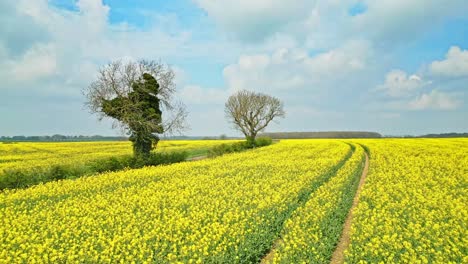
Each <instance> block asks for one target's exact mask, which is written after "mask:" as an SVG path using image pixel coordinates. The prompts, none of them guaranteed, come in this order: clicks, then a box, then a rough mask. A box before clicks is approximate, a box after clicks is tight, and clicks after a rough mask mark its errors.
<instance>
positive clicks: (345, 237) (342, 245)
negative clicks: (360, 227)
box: [330, 154, 369, 264]
mask: <svg viewBox="0 0 468 264" xmlns="http://www.w3.org/2000/svg"><path fill="white" fill-rule="evenodd" d="M368 170H369V156H368V155H367V154H366V163H365V165H364V170H363V171H362V174H361V179H360V180H359V185H358V189H357V191H356V194H355V196H354V199H353V205H352V206H351V209H349V213H348V216H347V217H346V221H345V223H344V226H343V231H342V232H341V237H340V242H338V245H337V246H336V249H335V251H334V252H333V255H332V259H331V261H330V263H332V264H338V263H340V264H341V263H343V262H344V251H345V250H346V249H347V248H348V245H349V242H350V231H351V221H352V219H353V210H354V208H355V207H356V206H357V204H358V203H359V195H360V194H361V190H362V187H363V186H364V182H365V181H366V177H367V171H368Z"/></svg>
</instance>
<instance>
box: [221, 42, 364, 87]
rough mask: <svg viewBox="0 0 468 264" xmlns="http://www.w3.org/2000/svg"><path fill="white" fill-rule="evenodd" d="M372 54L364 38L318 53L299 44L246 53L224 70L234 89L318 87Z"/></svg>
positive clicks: (355, 67)
mask: <svg viewBox="0 0 468 264" xmlns="http://www.w3.org/2000/svg"><path fill="white" fill-rule="evenodd" d="M371 56H372V50H371V48H370V46H369V45H368V43H366V42H360V41H357V42H348V43H346V44H344V45H343V46H342V47H340V48H337V49H333V50H330V51H327V52H323V53H320V54H318V55H315V56H310V55H309V54H308V52H307V51H306V50H303V49H298V48H296V49H278V50H276V51H275V52H273V53H272V54H271V55H269V54H256V55H243V56H241V57H240V58H239V60H238V62H237V63H235V64H231V65H228V66H227V67H226V68H225V69H224V72H223V74H224V78H225V80H226V83H227V86H228V88H229V89H231V90H240V89H250V90H259V91H264V92H272V91H273V92H274V91H293V90H297V89H306V90H316V89H319V88H323V86H322V85H324V84H325V83H330V82H331V83H335V84H336V81H337V80H339V78H340V77H343V76H346V75H349V74H351V73H354V72H359V71H361V70H363V69H365V68H366V67H367V63H368V60H369V59H370V57H371Z"/></svg>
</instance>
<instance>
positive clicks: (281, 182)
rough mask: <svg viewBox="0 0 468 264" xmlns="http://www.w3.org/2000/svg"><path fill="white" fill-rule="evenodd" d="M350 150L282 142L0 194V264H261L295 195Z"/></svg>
mask: <svg viewBox="0 0 468 264" xmlns="http://www.w3.org/2000/svg"><path fill="white" fill-rule="evenodd" d="M350 151H351V148H350V146H349V145H347V144H345V143H343V142H339V141H327V140H323V141H322V140H315V141H287V142H282V143H279V144H275V145H272V146H269V147H264V148H260V149H257V150H253V151H247V152H243V153H237V154H231V155H225V156H222V157H219V158H214V159H210V160H202V161H197V162H189V163H179V164H174V165H169V166H159V167H152V168H151V167H146V168H143V169H137V170H129V171H121V172H116V173H107V174H103V175H98V176H94V177H86V178H80V179H77V180H74V181H73V180H64V181H59V182H50V183H47V184H44V185H38V186H34V187H31V188H29V189H25V190H14V191H4V192H3V193H1V194H0V213H1V220H0V221H1V222H0V223H1V224H0V233H1V234H2V235H1V237H0V244H1V245H2V247H1V249H0V262H3V263H13V262H24V263H38V262H52V263H62V262H67V263H69V262H79V263H86V262H99V263H116V262H123V263H131V262H142V263H151V262H156V263H168V262H181V263H182V262H184V263H185V262H187V263H206V262H217V263H235V262H241V261H242V262H258V261H259V260H260V258H261V257H262V256H263V255H264V254H265V252H266V251H268V250H269V248H270V247H271V244H272V243H273V241H274V240H275V239H276V237H277V236H278V234H279V232H280V230H281V226H282V223H283V222H284V221H285V219H286V218H287V217H288V216H289V215H290V213H291V210H292V209H294V208H296V207H297V204H298V198H299V197H307V195H304V194H308V193H309V192H311V191H312V190H311V188H312V187H311V186H318V185H320V183H322V182H324V181H326V180H327V179H328V178H329V177H331V176H333V175H330V174H329V173H328V172H330V171H331V170H333V168H335V166H336V165H337V164H339V163H340V162H341V161H343V160H344V159H345V158H346V157H348V156H349V154H350Z"/></svg>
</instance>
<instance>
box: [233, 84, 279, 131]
mask: <svg viewBox="0 0 468 264" xmlns="http://www.w3.org/2000/svg"><path fill="white" fill-rule="evenodd" d="M225 114H226V117H227V118H228V120H229V121H230V122H231V123H232V124H233V125H234V128H235V129H237V130H239V131H240V132H242V133H243V134H244V135H245V136H246V137H247V138H248V139H249V138H250V139H252V140H253V139H255V137H256V136H257V134H258V132H260V131H262V130H263V129H265V128H266V127H267V126H268V124H269V123H270V122H271V121H272V120H274V119H275V118H278V117H284V116H285V114H286V113H285V112H284V110H283V103H282V102H281V101H280V100H279V99H277V98H275V97H272V96H269V95H265V94H261V93H254V92H250V91H245V90H242V91H239V92H237V93H236V94H234V95H231V96H230V97H229V99H228V101H227V102H226V104H225Z"/></svg>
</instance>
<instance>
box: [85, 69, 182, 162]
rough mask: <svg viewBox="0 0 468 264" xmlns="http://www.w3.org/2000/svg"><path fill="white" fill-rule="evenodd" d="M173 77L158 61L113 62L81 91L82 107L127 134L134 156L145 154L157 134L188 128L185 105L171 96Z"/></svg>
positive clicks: (173, 86) (155, 139)
mask: <svg viewBox="0 0 468 264" xmlns="http://www.w3.org/2000/svg"><path fill="white" fill-rule="evenodd" d="M174 77H175V75H174V71H173V70H172V69H171V68H170V67H169V66H167V65H165V64H162V63H161V62H158V61H147V60H140V61H137V62H126V63H124V62H122V61H114V62H111V63H109V64H108V65H106V66H104V67H102V68H101V69H100V70H99V72H98V76H97V79H96V80H95V81H94V82H92V83H91V84H90V85H89V86H88V87H87V88H85V89H84V90H83V94H84V95H85V96H86V99H87V102H86V106H87V107H88V108H89V109H90V110H91V112H92V113H96V114H98V115H99V119H100V120H102V119H103V118H105V117H110V118H113V119H114V127H120V128H121V129H122V130H123V131H124V132H125V133H127V134H129V135H130V140H131V141H132V142H133V147H134V152H135V154H136V155H138V154H144V155H148V154H149V152H150V151H151V149H153V148H155V147H156V145H157V143H158V142H159V136H158V134H166V135H168V134H169V135H171V134H176V133H181V132H182V131H184V130H185V129H187V128H188V126H187V124H186V117H187V111H186V109H185V106H184V105H183V104H182V103H181V102H179V101H176V100H174V98H173V95H174V93H175V92H176V86H175V83H174ZM163 113H164V115H163Z"/></svg>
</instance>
